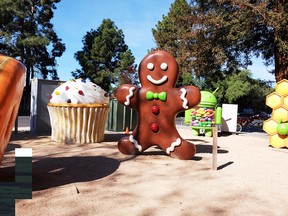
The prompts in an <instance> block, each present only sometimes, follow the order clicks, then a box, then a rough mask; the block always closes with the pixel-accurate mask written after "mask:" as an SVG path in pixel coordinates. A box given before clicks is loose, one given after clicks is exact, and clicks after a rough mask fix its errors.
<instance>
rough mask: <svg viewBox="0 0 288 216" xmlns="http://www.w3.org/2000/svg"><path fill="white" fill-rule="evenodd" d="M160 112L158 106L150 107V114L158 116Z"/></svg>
mask: <svg viewBox="0 0 288 216" xmlns="http://www.w3.org/2000/svg"><path fill="white" fill-rule="evenodd" d="M159 112H160V110H159V107H158V106H156V105H155V106H152V113H153V114H155V115H158V114H159Z"/></svg>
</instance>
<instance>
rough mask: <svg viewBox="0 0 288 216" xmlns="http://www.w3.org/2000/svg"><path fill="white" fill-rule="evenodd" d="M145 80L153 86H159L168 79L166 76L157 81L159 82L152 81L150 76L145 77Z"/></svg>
mask: <svg viewBox="0 0 288 216" xmlns="http://www.w3.org/2000/svg"><path fill="white" fill-rule="evenodd" d="M147 79H148V80H149V81H150V82H151V83H153V84H154V85H159V84H162V83H164V82H166V81H167V79H168V76H166V75H165V76H163V77H162V78H161V79H159V80H154V79H153V78H152V77H151V76H150V75H147Z"/></svg>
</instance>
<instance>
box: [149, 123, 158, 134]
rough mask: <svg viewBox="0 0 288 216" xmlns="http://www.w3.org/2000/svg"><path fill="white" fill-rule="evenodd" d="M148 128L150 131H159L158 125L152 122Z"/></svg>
mask: <svg viewBox="0 0 288 216" xmlns="http://www.w3.org/2000/svg"><path fill="white" fill-rule="evenodd" d="M150 129H151V131H152V132H154V133H157V132H158V131H159V126H158V124H156V123H155V122H154V123H152V124H151V125H150Z"/></svg>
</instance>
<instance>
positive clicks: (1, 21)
mask: <svg viewBox="0 0 288 216" xmlns="http://www.w3.org/2000/svg"><path fill="white" fill-rule="evenodd" d="M58 2H60V0H42V1H36V0H19V1H15V0H1V1H0V14H1V15H0V52H1V53H2V54H6V55H9V56H12V57H14V58H16V59H19V60H21V61H22V62H23V63H24V64H25V65H26V67H27V73H26V74H27V78H26V86H29V83H30V78H33V77H34V76H35V75H36V74H38V76H40V77H42V78H44V79H46V78H47V77H48V75H50V76H51V77H52V79H58V74H57V71H56V69H55V66H56V65H57V62H56V57H60V56H61V55H62V53H63V52H64V51H65V45H64V44H63V43H62V41H61V39H60V38H58V36H57V34H56V33H55V31H54V30H53V24H52V23H51V22H50V20H51V19H52V18H53V10H55V9H56V5H55V4H56V3H58Z"/></svg>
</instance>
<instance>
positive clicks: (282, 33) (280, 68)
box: [274, 0, 288, 82]
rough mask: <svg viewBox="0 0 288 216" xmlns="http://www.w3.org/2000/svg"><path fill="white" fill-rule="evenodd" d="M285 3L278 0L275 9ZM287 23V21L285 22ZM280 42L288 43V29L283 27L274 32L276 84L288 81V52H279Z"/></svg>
mask: <svg viewBox="0 0 288 216" xmlns="http://www.w3.org/2000/svg"><path fill="white" fill-rule="evenodd" d="M284 2H285V1H283V0H278V1H276V8H277V10H278V11H279V10H280V9H279V7H280V6H281V5H284V4H285V3H284ZM286 22H287V21H286ZM280 41H282V42H284V43H286V44H287V43H288V28H287V26H285V25H284V28H281V29H279V30H277V31H275V32H274V58H275V78H276V82H279V81H281V80H282V79H288V51H287V50H286V51H284V52H283V51H282V52H280V49H279V48H280V46H281V45H280Z"/></svg>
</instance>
